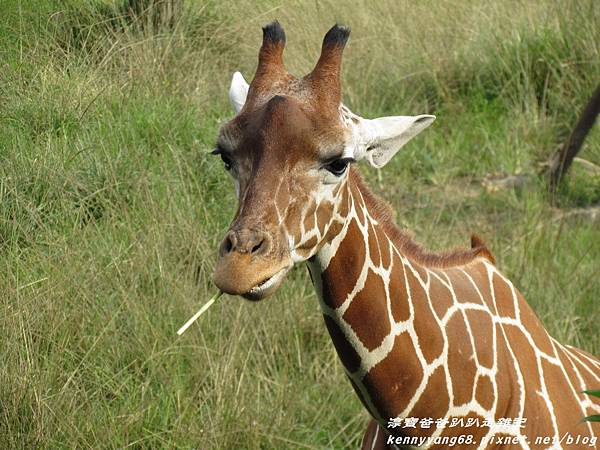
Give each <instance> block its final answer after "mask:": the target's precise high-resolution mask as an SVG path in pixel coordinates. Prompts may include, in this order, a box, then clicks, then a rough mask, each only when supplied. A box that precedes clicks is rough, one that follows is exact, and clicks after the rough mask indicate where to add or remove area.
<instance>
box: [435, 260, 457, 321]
mask: <svg viewBox="0 0 600 450" xmlns="http://www.w3.org/2000/svg"><path fill="white" fill-rule="evenodd" d="M429 270H430V272H432V275H430V277H429V279H430V282H429V298H430V299H431V305H432V306H433V311H434V313H435V315H436V316H437V318H438V319H440V320H441V319H442V318H443V317H444V315H445V314H446V313H447V312H448V309H450V307H451V306H452V304H453V303H454V302H453V301H452V293H451V292H450V290H449V289H448V288H447V287H446V285H445V284H444V283H442V282H441V281H440V280H439V278H441V279H442V280H444V281H445V278H444V275H443V274H442V272H441V270H438V269H429ZM433 273H435V274H436V275H437V277H436V276H434V275H433ZM438 277H439V278H438Z"/></svg>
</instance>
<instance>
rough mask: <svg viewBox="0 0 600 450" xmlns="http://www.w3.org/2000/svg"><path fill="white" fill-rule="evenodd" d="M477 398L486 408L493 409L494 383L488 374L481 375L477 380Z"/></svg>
mask: <svg viewBox="0 0 600 450" xmlns="http://www.w3.org/2000/svg"><path fill="white" fill-rule="evenodd" d="M476 385H477V388H476V389H475V400H477V402H478V403H479V404H480V405H481V406H483V407H484V408H485V409H488V410H489V409H492V406H493V404H494V385H493V383H492V379H491V378H490V377H489V376H487V375H479V377H477V380H476Z"/></svg>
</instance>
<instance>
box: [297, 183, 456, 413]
mask: <svg viewBox="0 0 600 450" xmlns="http://www.w3.org/2000/svg"><path fill="white" fill-rule="evenodd" d="M345 188H346V189H347V195H346V196H343V198H347V205H342V208H340V209H341V210H343V211H345V215H344V221H343V226H342V227H341V231H339V232H337V234H336V235H335V236H330V237H329V240H328V242H327V243H326V244H325V245H324V246H323V247H322V248H321V250H320V251H319V252H318V253H317V254H316V256H315V258H313V259H312V260H311V261H310V262H309V269H310V272H311V276H312V279H313V282H314V284H315V288H316V290H317V294H318V297H319V299H320V304H321V309H322V312H323V316H324V320H325V324H326V326H327V328H328V331H329V333H330V335H331V338H332V340H333V343H334V345H335V347H336V350H337V352H338V355H339V357H340V359H341V361H342V363H343V364H344V368H345V370H346V373H347V375H348V377H349V379H350V381H351V383H352V385H353V387H354V389H355V390H356V392H357V394H358V396H359V398H360V399H361V401H362V402H363V404H364V405H365V406H366V408H367V409H368V410H369V412H370V413H371V415H372V416H373V417H375V418H376V419H377V420H379V421H380V423H382V422H385V421H387V419H388V418H389V417H396V416H397V415H401V414H402V412H403V411H404V412H407V411H408V410H409V409H410V405H409V404H410V397H411V393H409V390H407V389H406V388H407V386H406V384H404V385H403V383H402V380H404V382H405V383H410V384H411V385H414V386H417V385H419V384H420V383H421V381H422V379H423V376H424V373H423V369H422V367H423V365H422V364H421V362H420V361H419V360H418V358H419V357H420V358H422V359H424V360H425V359H427V358H426V356H429V355H425V354H424V351H425V352H427V350H424V349H422V348H420V346H419V339H418V337H417V331H418V333H419V335H424V336H430V337H432V340H433V341H436V342H435V343H436V344H440V342H441V339H436V337H439V335H440V330H439V325H438V324H437V323H436V321H435V320H432V317H431V313H430V312H429V315H428V314H427V313H426V312H420V313H416V311H417V310H420V309H421V308H422V305H419V304H416V303H415V302H414V301H413V298H412V297H411V292H410V289H411V284H412V283H414V282H417V281H416V280H417V279H419V280H421V281H423V282H424V280H425V274H424V272H423V271H422V269H421V267H420V266H419V265H418V264H416V263H414V262H411V260H410V258H409V257H408V256H407V255H405V254H404V252H403V251H402V249H401V248H399V247H401V245H399V243H398V242H397V241H398V239H394V238H393V237H392V236H390V234H391V233H392V232H393V231H392V230H390V227H389V224H388V223H384V221H389V220H390V217H389V214H390V212H389V210H388V207H387V205H386V204H384V203H381V202H380V201H379V200H377V199H375V198H374V197H373V195H372V194H371V193H370V192H369V191H368V188H366V186H365V185H364V184H363V183H362V181H361V180H360V177H359V176H358V174H357V173H356V172H354V173H351V174H350V176H349V179H348V183H347V186H346V187H345ZM339 228H340V227H338V230H339ZM396 233H398V232H397V231H396ZM440 349H441V347H440ZM391 353H393V354H394V355H393V356H394V358H393V361H395V364H398V367H394V368H390V367H387V366H386V367H385V368H384V371H388V370H390V369H392V370H397V371H398V372H401V373H402V376H401V377H399V378H398V377H396V378H394V379H386V375H385V374H383V373H382V374H381V376H375V377H371V376H370V375H371V374H372V373H374V372H376V371H377V370H378V369H377V366H378V365H380V363H381V362H382V361H384V360H387V359H390V360H392V358H388V357H389V356H390V354H391ZM444 383H445V382H444ZM443 388H444V390H445V389H446V386H445V384H444V387H443ZM403 391H405V392H404V393H403ZM413 393H414V392H413ZM404 394H406V395H404ZM403 397H405V398H403ZM401 403H404V405H403V407H401V406H400V405H401ZM427 413H428V414H430V417H438V416H440V415H441V416H443V415H444V411H443V410H441V409H440V410H439V411H438V410H436V409H435V407H434V408H431V410H430V411H428V412H427Z"/></svg>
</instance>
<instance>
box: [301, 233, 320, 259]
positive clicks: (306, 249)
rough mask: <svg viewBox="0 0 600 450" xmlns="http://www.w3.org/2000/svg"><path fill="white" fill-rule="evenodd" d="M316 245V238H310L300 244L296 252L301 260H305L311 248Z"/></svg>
mask: <svg viewBox="0 0 600 450" xmlns="http://www.w3.org/2000/svg"><path fill="white" fill-rule="evenodd" d="M317 244H318V240H317V237H316V236H313V237H311V238H310V239H309V240H308V241H306V242H305V243H304V244H302V245H301V246H300V247H297V248H296V252H297V253H298V254H299V255H300V256H302V257H303V258H307V257H308V256H309V255H310V252H311V251H312V250H313V248H314V247H315V246H316V245H317Z"/></svg>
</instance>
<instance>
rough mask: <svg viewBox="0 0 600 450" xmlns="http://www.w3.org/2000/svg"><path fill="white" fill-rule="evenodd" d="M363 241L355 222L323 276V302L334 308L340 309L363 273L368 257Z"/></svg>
mask: <svg viewBox="0 0 600 450" xmlns="http://www.w3.org/2000/svg"><path fill="white" fill-rule="evenodd" d="M362 240H363V239H362V233H361V231H360V228H358V225H356V222H355V221H354V220H353V221H352V222H351V223H350V225H349V226H348V231H347V233H346V236H345V237H344V239H343V240H342V242H341V243H340V245H339V247H338V250H337V253H336V254H335V256H334V257H333V260H332V261H331V263H330V264H329V266H328V267H327V269H326V270H325V271H324V272H323V273H322V274H321V278H322V280H323V300H324V301H325V303H326V304H328V305H329V306H331V307H332V308H337V307H339V306H340V305H341V304H342V303H343V302H344V300H346V297H348V294H349V293H350V292H352V289H354V285H355V284H356V280H357V279H358V276H359V275H360V272H361V271H362V268H363V264H364V262H365V256H366V251H365V247H364V245H363V244H362ZM357 243H359V244H358V245H357Z"/></svg>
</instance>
